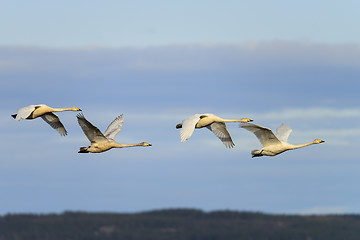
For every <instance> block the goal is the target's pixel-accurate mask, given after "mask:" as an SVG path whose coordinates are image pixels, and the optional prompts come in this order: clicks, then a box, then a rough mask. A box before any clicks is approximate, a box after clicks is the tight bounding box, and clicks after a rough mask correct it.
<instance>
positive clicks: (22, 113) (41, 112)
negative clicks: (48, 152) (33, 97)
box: [11, 104, 81, 136]
mask: <svg viewBox="0 0 360 240" xmlns="http://www.w3.org/2000/svg"><path fill="white" fill-rule="evenodd" d="M63 111H81V109H79V108H78V107H69V108H52V107H49V106H47V105H45V104H38V105H30V106H27V107H23V108H19V109H18V112H17V114H13V115H11V116H12V117H13V118H14V119H15V120H16V121H20V120H22V119H35V118H38V117H41V118H42V119H43V120H44V121H45V122H47V123H48V124H49V125H50V126H51V127H52V128H54V129H55V130H56V131H58V132H59V133H60V135H61V136H65V135H67V131H66V129H65V127H64V125H63V124H62V123H61V122H60V119H59V117H58V116H57V115H56V114H55V113H53V112H63Z"/></svg>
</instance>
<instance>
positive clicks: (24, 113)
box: [15, 105, 39, 121]
mask: <svg viewBox="0 0 360 240" xmlns="http://www.w3.org/2000/svg"><path fill="white" fill-rule="evenodd" d="M38 106H39V105H30V106H27V107H23V108H19V109H18V112H17V115H16V118H15V120H16V121H20V120H22V119H25V118H27V117H29V116H30V114H31V113H32V112H33V111H34V110H35V109H36V107H38Z"/></svg>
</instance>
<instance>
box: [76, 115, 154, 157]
mask: <svg viewBox="0 0 360 240" xmlns="http://www.w3.org/2000/svg"><path fill="white" fill-rule="evenodd" d="M76 117H77V119H78V122H79V125H80V127H81V129H82V130H83V132H84V133H85V135H86V137H87V138H88V139H89V141H90V142H91V145H90V146H88V147H81V148H80V151H79V153H88V152H91V153H101V152H105V151H107V150H110V149H111V148H124V147H136V146H144V147H148V146H151V144H149V143H147V142H141V143H136V144H120V143H118V142H116V141H114V138H115V136H116V134H118V133H119V132H120V130H121V128H122V126H123V124H124V116H123V114H121V115H120V116H118V117H117V118H115V119H114V121H112V122H111V123H110V125H109V126H108V127H107V129H106V131H105V132H104V134H103V133H102V132H101V131H100V130H99V129H98V128H97V127H95V126H94V125H92V124H91V123H90V122H89V121H88V120H86V119H85V117H84V115H83V114H78V115H76Z"/></svg>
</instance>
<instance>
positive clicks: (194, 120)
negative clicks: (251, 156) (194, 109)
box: [176, 113, 252, 148]
mask: <svg viewBox="0 0 360 240" xmlns="http://www.w3.org/2000/svg"><path fill="white" fill-rule="evenodd" d="M251 121H252V120H250V119H249V118H242V119H224V118H220V117H218V116H216V115H214V114H211V113H204V114H195V115H192V116H190V117H188V118H186V119H184V120H183V121H182V123H179V124H177V125H176V128H181V130H180V139H181V142H185V141H186V140H188V139H189V138H190V137H191V135H192V134H193V132H194V130H195V128H203V127H206V128H208V129H209V130H210V131H212V132H213V133H214V134H215V135H216V136H217V137H218V138H219V139H220V140H221V141H222V142H223V143H224V144H225V146H226V147H227V148H232V147H234V146H235V144H234V143H233V141H232V139H231V136H230V133H229V132H228V130H227V128H226V125H225V122H251Z"/></svg>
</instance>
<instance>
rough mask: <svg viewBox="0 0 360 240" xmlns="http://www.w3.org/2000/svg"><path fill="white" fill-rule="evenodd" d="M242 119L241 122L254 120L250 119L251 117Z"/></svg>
mask: <svg viewBox="0 0 360 240" xmlns="http://www.w3.org/2000/svg"><path fill="white" fill-rule="evenodd" d="M240 120H241V122H245V123H247V122H252V121H253V120H252V119H250V118H242V119H240Z"/></svg>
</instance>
